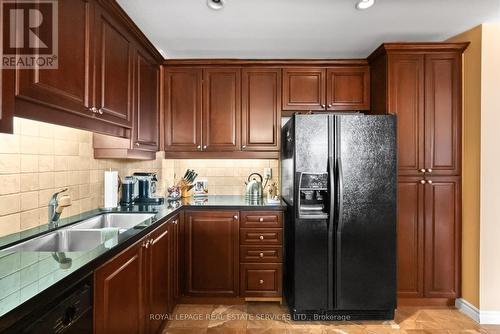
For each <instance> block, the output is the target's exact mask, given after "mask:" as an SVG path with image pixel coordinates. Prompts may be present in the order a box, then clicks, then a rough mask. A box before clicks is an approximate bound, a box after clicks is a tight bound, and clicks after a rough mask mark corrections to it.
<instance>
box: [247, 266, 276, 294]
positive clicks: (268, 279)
mask: <svg viewBox="0 0 500 334" xmlns="http://www.w3.org/2000/svg"><path fill="white" fill-rule="evenodd" d="M282 280H283V272H282V264H281V263H265V264H262V263H245V264H241V265H240V295H241V296H244V297H281V294H282V286H283V284H282Z"/></svg>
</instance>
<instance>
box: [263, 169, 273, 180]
mask: <svg viewBox="0 0 500 334" xmlns="http://www.w3.org/2000/svg"><path fill="white" fill-rule="evenodd" d="M272 177H273V170H272V169H271V168H264V179H268V180H270V179H271V178H272Z"/></svg>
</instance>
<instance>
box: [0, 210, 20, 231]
mask: <svg viewBox="0 0 500 334" xmlns="http://www.w3.org/2000/svg"><path fill="white" fill-rule="evenodd" d="M20 218H21V215H20V214H19V213H16V214H13V215H8V216H3V217H0V235H7V234H12V233H16V232H19V231H20V230H21V225H20V222H21V219H20Z"/></svg>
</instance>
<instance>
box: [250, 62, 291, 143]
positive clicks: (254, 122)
mask: <svg viewBox="0 0 500 334" xmlns="http://www.w3.org/2000/svg"><path fill="white" fill-rule="evenodd" d="M241 81H242V94H241V99H242V101H241V105H242V125H241V129H242V136H241V149H242V150H250V151H279V150H280V132H281V131H280V129H281V111H280V101H281V89H280V87H281V70H280V69H275V68H248V69H243V70H242V80H241Z"/></svg>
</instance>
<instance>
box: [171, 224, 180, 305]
mask: <svg viewBox="0 0 500 334" xmlns="http://www.w3.org/2000/svg"><path fill="white" fill-rule="evenodd" d="M179 224H180V219H179V216H176V217H174V219H173V220H172V233H171V234H170V236H171V240H172V255H173V260H172V283H173V287H172V288H173V301H174V305H172V309H171V310H170V311H173V307H174V306H175V304H176V303H177V301H178V299H179V297H180V295H181V289H180V277H179V275H180V263H179V262H180V261H179V258H180V253H179V247H180V243H179Z"/></svg>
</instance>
